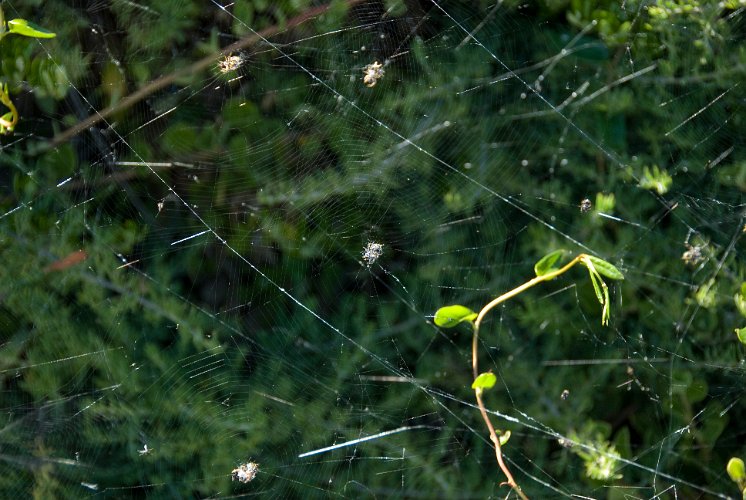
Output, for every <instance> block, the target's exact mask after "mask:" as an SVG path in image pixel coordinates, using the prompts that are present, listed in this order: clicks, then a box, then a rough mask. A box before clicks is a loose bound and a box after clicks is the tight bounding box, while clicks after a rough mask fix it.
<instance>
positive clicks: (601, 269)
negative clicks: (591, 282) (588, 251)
mask: <svg viewBox="0 0 746 500" xmlns="http://www.w3.org/2000/svg"><path fill="white" fill-rule="evenodd" d="M586 257H587V258H588V260H589V261H590V262H591V264H593V267H595V268H596V271H598V274H600V275H601V276H606V277H607V278H609V279H612V280H623V279H624V275H623V274H622V272H621V271H620V270H619V269H617V268H616V267H615V266H614V265H613V264H610V263H608V262H606V261H605V260H603V259H599V258H598V257H594V256H592V255H587V256H586Z"/></svg>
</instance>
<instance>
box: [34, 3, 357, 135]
mask: <svg viewBox="0 0 746 500" xmlns="http://www.w3.org/2000/svg"><path fill="white" fill-rule="evenodd" d="M362 1H363V0H347V2H346V4H347V6H348V7H352V6H354V5H357V4H359V3H361V2H362ZM330 7H331V4H326V5H319V6H318V7H314V8H312V9H308V10H307V11H305V12H304V13H302V14H299V15H297V16H295V17H293V18H291V19H289V20H288V21H287V24H285V26H279V25H274V26H270V27H268V28H265V29H263V30H262V31H259V32H257V33H256V34H254V33H252V34H250V35H247V36H246V37H244V38H242V39H241V40H238V41H237V42H234V43H232V44H231V45H229V46H227V47H225V48H223V49H222V50H220V51H219V52H215V53H214V54H210V55H208V56H206V57H203V58H202V59H200V60H199V61H197V62H195V63H194V64H192V65H191V66H187V67H185V68H182V69H180V70H177V71H174V72H173V73H171V74H169V75H165V76H162V77H160V78H158V79H157V80H154V81H152V82H150V83H149V84H147V85H145V86H144V87H142V88H140V89H139V90H137V91H135V92H133V93H132V94H129V95H127V96H125V97H124V98H122V100H121V101H119V102H117V103H116V104H113V105H111V106H109V107H108V108H106V109H103V110H101V111H96V112H95V113H94V114H92V115H91V116H89V117H88V118H86V119H85V120H83V121H81V122H79V123H77V124H75V125H74V126H72V127H70V128H69V129H67V130H65V131H64V132H62V133H60V134H58V135H56V136H55V137H53V138H52V140H50V141H49V142H48V143H47V144H45V145H44V148H43V149H45V150H46V149H52V148H56V147H57V146H59V145H61V144H64V143H66V142H67V141H69V140H70V139H72V138H73V137H75V136H76V135H78V134H79V133H81V132H83V131H85V130H87V129H89V128H91V127H93V126H94V125H95V124H97V123H98V122H100V121H103V120H106V119H107V118H108V117H109V116H111V115H112V114H114V113H117V112H119V111H122V110H125V109H127V108H130V107H132V106H133V105H134V104H137V103H138V102H140V101H142V100H143V99H145V98H146V97H148V96H149V95H151V94H153V93H154V92H157V91H159V90H161V89H162V88H164V87H167V86H169V85H171V84H172V83H173V82H175V81H176V80H178V79H179V78H181V77H184V76H187V75H190V74H195V73H199V72H201V71H204V70H206V69H207V68H209V67H211V66H213V65H214V64H215V63H217V61H218V60H220V58H221V57H224V56H226V55H228V54H231V53H235V52H238V51H240V50H243V49H247V48H249V47H251V46H252V45H255V44H257V43H259V42H260V41H261V40H262V39H263V38H267V37H269V36H272V35H275V34H277V33H279V32H280V30H281V29H292V28H295V27H297V26H300V25H301V24H303V23H305V22H306V21H308V20H310V19H313V18H314V17H316V16H319V15H321V14H323V13H325V12H326V11H327V10H329V8H330Z"/></svg>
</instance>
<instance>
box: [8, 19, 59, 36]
mask: <svg viewBox="0 0 746 500" xmlns="http://www.w3.org/2000/svg"><path fill="white" fill-rule="evenodd" d="M8 32H9V33H15V34H16V35H23V36H30V37H34V38H54V37H56V36H57V34H56V33H52V32H51V31H48V30H45V29H44V28H42V27H41V26H37V25H36V24H34V23H30V22H28V21H27V20H25V19H11V20H10V21H8Z"/></svg>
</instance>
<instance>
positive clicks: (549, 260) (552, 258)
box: [534, 250, 565, 276]
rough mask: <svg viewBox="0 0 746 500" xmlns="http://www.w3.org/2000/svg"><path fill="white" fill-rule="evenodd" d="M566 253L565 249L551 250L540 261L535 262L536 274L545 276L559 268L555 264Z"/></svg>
mask: <svg viewBox="0 0 746 500" xmlns="http://www.w3.org/2000/svg"><path fill="white" fill-rule="evenodd" d="M564 253H565V251H564V250H555V251H554V252H550V253H548V254H546V255H545V256H544V257H542V258H541V259H540V260H539V262H537V263H536V264H534V272H535V273H536V276H544V275H545V274H549V273H550V272H552V271H554V270H555V269H557V268H556V267H554V265H555V264H556V263H557V261H558V260H559V259H560V257H562V254H564Z"/></svg>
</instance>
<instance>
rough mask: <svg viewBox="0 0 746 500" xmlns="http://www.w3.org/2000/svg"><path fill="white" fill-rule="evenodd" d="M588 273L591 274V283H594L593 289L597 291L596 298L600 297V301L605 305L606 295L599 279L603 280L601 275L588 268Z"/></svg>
mask: <svg viewBox="0 0 746 500" xmlns="http://www.w3.org/2000/svg"><path fill="white" fill-rule="evenodd" d="M588 274H590V275H591V283H593V291H594V292H596V298H597V299H598V301H599V303H601V304H602V305H603V303H604V296H603V294H602V293H601V285H600V284H599V281H601V277H600V276H599V275H598V273H596V272H594V271H593V270H591V269H588ZM601 282H603V281H601Z"/></svg>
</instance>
